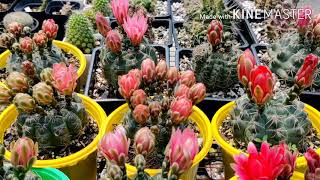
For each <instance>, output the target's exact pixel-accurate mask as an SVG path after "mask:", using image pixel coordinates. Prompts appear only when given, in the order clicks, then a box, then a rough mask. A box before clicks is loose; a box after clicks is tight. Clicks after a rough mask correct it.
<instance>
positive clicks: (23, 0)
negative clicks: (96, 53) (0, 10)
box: [14, 0, 51, 25]
mask: <svg viewBox="0 0 320 180" xmlns="http://www.w3.org/2000/svg"><path fill="white" fill-rule="evenodd" d="M50 1H51V0H49V2H50ZM41 3H42V0H20V1H19V2H18V3H17V4H16V6H15V7H14V11H23V12H25V10H24V9H25V8H26V7H28V6H29V7H31V8H34V7H40V6H41ZM28 13H29V14H30V15H31V16H32V17H33V18H35V19H37V20H38V21H39V23H40V25H41V24H42V22H43V20H45V19H48V18H47V16H46V13H45V11H42V12H28Z"/></svg>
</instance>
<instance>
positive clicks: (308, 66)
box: [295, 54, 319, 88]
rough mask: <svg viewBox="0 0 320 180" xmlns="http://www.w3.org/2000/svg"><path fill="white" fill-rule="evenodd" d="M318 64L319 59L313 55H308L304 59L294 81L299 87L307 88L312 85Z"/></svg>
mask: <svg viewBox="0 0 320 180" xmlns="http://www.w3.org/2000/svg"><path fill="white" fill-rule="evenodd" d="M318 63H319V57H318V56H316V55H314V54H309V55H308V56H307V57H306V58H305V60H304V63H303V65H302V66H301V68H300V69H299V70H298V72H297V75H296V77H295V81H296V83H297V84H298V85H299V86H300V87H303V88H307V87H309V86H311V85H312V83H313V80H314V76H315V72H316V70H317V69H318V67H317V66H318Z"/></svg>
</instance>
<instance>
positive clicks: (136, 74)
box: [128, 69, 142, 84]
mask: <svg viewBox="0 0 320 180" xmlns="http://www.w3.org/2000/svg"><path fill="white" fill-rule="evenodd" d="M128 75H130V76H134V77H136V79H137V80H138V81H139V84H140V82H141V79H142V75H141V71H140V70H139V69H131V70H130V71H129V72H128Z"/></svg>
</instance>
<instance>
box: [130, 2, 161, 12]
mask: <svg viewBox="0 0 320 180" xmlns="http://www.w3.org/2000/svg"><path fill="white" fill-rule="evenodd" d="M132 4H133V7H134V8H135V9H139V8H143V9H145V10H146V11H147V12H149V13H153V12H154V11H155V8H156V5H157V1H156V0H133V1H132Z"/></svg>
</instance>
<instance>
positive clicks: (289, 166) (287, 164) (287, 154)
mask: <svg viewBox="0 0 320 180" xmlns="http://www.w3.org/2000/svg"><path fill="white" fill-rule="evenodd" d="M278 148H279V153H280V154H283V158H282V164H284V167H283V170H282V171H281V173H280V175H279V178H280V179H290V177H291V176H292V175H293V172H294V170H295V168H296V159H297V156H298V153H297V152H294V153H292V152H291V151H290V150H289V147H288V145H287V144H285V143H284V142H281V143H280V144H279V146H278Z"/></svg>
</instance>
